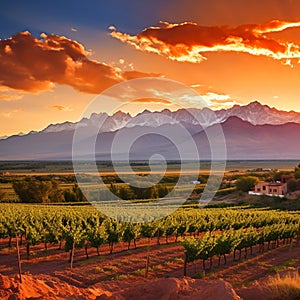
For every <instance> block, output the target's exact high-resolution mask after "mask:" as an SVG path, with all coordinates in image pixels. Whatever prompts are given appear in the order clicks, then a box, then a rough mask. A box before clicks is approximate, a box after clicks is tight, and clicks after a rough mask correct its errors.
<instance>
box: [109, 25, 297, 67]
mask: <svg viewBox="0 0 300 300" xmlns="http://www.w3.org/2000/svg"><path fill="white" fill-rule="evenodd" d="M294 27H300V22H285V21H279V20H273V21H271V22H268V23H265V24H245V25H240V26H237V27H229V26H201V25H198V24H196V23H191V22H185V23H180V24H170V23H167V22H160V23H159V26H158V27H149V28H146V29H144V30H143V31H141V32H140V33H139V34H137V35H133V36H132V35H129V34H126V33H121V32H119V31H117V30H114V31H112V32H111V33H110V34H111V36H112V37H114V38H117V39H119V40H121V41H122V42H125V43H127V44H129V45H131V46H133V47H135V48H136V49H138V50H142V51H147V52H152V53H156V54H159V55H163V56H166V57H167V58H169V59H171V60H175V61H183V62H191V63H199V62H202V61H204V60H206V59H207V58H206V57H205V56H204V54H205V53H208V52H220V51H228V52H240V53H242V52H243V53H248V54H251V55H262V56H266V57H270V58H272V59H275V60H283V61H285V64H290V60H292V59H297V60H299V59H300V46H299V45H297V44H295V43H293V42H289V41H282V40H280V39H276V38H274V37H273V38H271V37H268V33H274V32H282V31H283V30H286V29H288V28H294Z"/></svg>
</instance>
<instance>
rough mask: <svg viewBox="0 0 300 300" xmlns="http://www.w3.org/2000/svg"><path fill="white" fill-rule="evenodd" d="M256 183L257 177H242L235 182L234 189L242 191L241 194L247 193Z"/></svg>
mask: <svg viewBox="0 0 300 300" xmlns="http://www.w3.org/2000/svg"><path fill="white" fill-rule="evenodd" d="M257 181H258V178H257V177H254V176H244V177H241V178H239V179H238V180H237V181H236V188H237V190H240V191H243V192H248V191H250V190H251V189H252V188H253V187H254V185H255V184H256V182H257Z"/></svg>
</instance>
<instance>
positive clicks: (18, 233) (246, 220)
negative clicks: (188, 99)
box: [0, 204, 300, 272]
mask: <svg viewBox="0 0 300 300" xmlns="http://www.w3.org/2000/svg"><path fill="white" fill-rule="evenodd" d="M137 213H140V212H139V211H137ZM299 221H300V217H299V215H298V214H297V213H289V212H279V211H266V210H257V209H256V210H254V209H238V210H237V209H234V208H232V209H228V208H226V209H196V208H181V209H178V210H177V211H176V212H174V213H173V214H171V215H169V216H168V217H166V218H164V219H161V220H158V221H155V222H152V223H141V224H132V223H124V222H119V221H116V220H113V219H110V218H108V217H106V216H105V215H103V214H102V213H101V212H99V211H98V210H96V209H95V208H94V207H92V206H74V207H73V206H51V205H48V206H43V205H20V204H1V206H0V239H3V241H7V243H8V244H7V246H9V247H11V246H13V245H15V244H16V243H15V241H16V239H18V241H19V243H18V244H19V245H20V247H25V249H26V253H27V259H30V247H31V246H34V245H37V244H43V245H44V247H45V249H47V247H48V246H49V245H50V244H51V245H53V244H57V247H58V248H62V247H63V248H64V249H65V251H69V252H70V256H69V261H70V264H71V268H72V264H73V258H74V254H75V252H76V249H81V248H84V249H85V254H86V257H87V258H88V257H89V248H90V247H93V248H96V250H97V253H98V255H100V253H101V246H102V245H105V246H108V247H109V252H110V253H113V252H114V246H115V245H116V244H117V243H119V242H123V243H126V244H127V247H128V249H129V248H130V247H134V248H136V247H139V242H140V241H141V240H142V239H149V240H150V239H155V241H156V243H157V244H160V243H161V242H162V240H164V243H169V240H170V239H171V237H172V241H175V242H177V241H179V240H181V243H182V245H183V247H184V248H183V249H182V250H183V251H184V249H185V253H186V260H185V271H184V272H186V265H187V264H188V263H189V262H193V261H196V260H202V262H203V269H205V262H206V261H207V260H209V261H210V265H211V261H212V260H211V259H212V257H214V256H216V257H218V260H219V264H220V261H221V258H223V259H224V262H225V263H226V255H228V254H230V253H234V257H235V256H236V252H237V253H238V258H239V259H240V258H241V251H242V250H244V256H245V257H247V254H248V250H249V252H250V253H252V247H253V246H255V245H259V249H260V251H263V250H264V248H265V247H268V248H270V245H271V243H272V246H276V245H278V243H279V241H280V240H282V241H283V242H284V243H287V242H289V241H290V240H291V239H292V238H295V237H297V239H298V235H299ZM2 244H3V243H2ZM265 244H266V245H265Z"/></svg>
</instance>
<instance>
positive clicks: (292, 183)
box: [287, 178, 299, 192]
mask: <svg viewBox="0 0 300 300" xmlns="http://www.w3.org/2000/svg"><path fill="white" fill-rule="evenodd" d="M287 188H288V191H289V192H295V191H297V190H298V188H299V181H298V180H297V179H293V178H292V179H290V180H289V181H288V182H287Z"/></svg>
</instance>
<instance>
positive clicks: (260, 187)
mask: <svg viewBox="0 0 300 300" xmlns="http://www.w3.org/2000/svg"><path fill="white" fill-rule="evenodd" d="M254 192H255V193H261V194H268V195H285V194H286V193H287V184H286V183H283V184H282V183H280V184H273V185H272V184H271V183H269V182H263V181H260V182H258V183H257V184H256V185H255V188H254Z"/></svg>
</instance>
